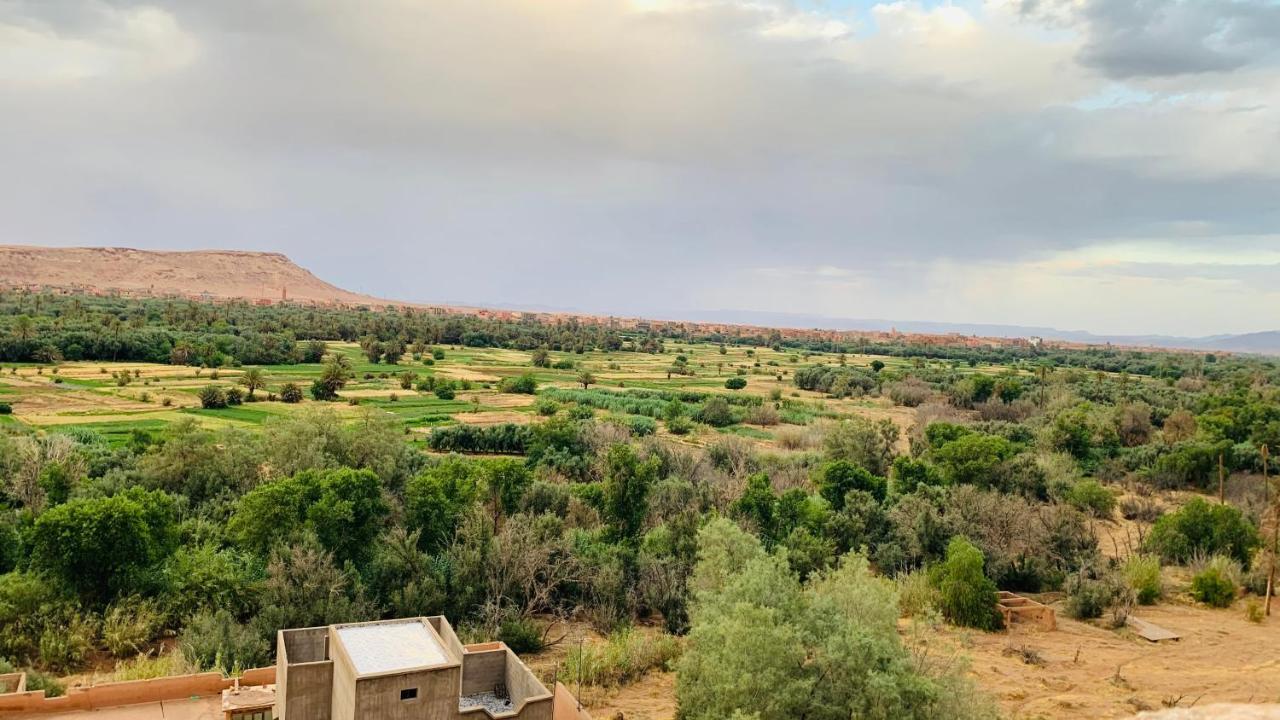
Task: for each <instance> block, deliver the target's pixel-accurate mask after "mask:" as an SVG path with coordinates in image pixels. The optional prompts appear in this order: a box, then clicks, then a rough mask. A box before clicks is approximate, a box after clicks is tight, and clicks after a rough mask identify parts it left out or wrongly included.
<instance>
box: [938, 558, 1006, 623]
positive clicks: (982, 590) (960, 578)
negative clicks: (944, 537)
mask: <svg viewBox="0 0 1280 720" xmlns="http://www.w3.org/2000/svg"><path fill="white" fill-rule="evenodd" d="M982 563H983V557H982V551H981V550H979V549H978V548H977V547H975V546H974V545H973V543H970V542H969V541H968V540H966V539H965V538H963V537H954V538H952V539H951V542H950V543H949V544H948V545H947V559H946V560H944V561H943V562H941V563H939V564H937V565H934V566H933V567H932V568H931V569H930V571H929V581H930V584H931V585H933V587H935V588H936V589H937V590H938V609H939V610H941V611H942V616H943V617H945V618H946V619H947V620H950V621H951V622H953V623H955V624H956V625H963V626H965V627H972V628H977V629H979V630H998V629H999V628H1000V627H1001V626H1002V625H1003V621H1002V619H1001V617H1000V613H999V611H997V610H996V584H995V583H993V582H991V580H990V579H989V578H987V576H986V575H983V574H982Z"/></svg>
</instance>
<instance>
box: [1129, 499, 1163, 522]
mask: <svg viewBox="0 0 1280 720" xmlns="http://www.w3.org/2000/svg"><path fill="white" fill-rule="evenodd" d="M1161 515H1164V508H1163V507H1161V506H1160V503H1158V502H1156V501H1155V500H1152V499H1151V498H1145V497H1134V496H1129V497H1126V498H1124V499H1122V500H1121V501H1120V516H1121V517H1123V518H1124V519H1125V520H1140V521H1142V522H1149V523H1153V522H1155V521H1156V520H1159V519H1160V516H1161Z"/></svg>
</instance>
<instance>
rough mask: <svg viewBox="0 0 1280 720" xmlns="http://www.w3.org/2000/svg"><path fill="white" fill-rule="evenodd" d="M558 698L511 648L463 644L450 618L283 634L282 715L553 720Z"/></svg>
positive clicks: (292, 718) (330, 719) (306, 719)
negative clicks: (555, 697)
mask: <svg viewBox="0 0 1280 720" xmlns="http://www.w3.org/2000/svg"><path fill="white" fill-rule="evenodd" d="M553 703H554V696H553V694H552V692H551V691H549V690H548V689H547V688H546V687H545V686H544V685H543V684H542V683H541V682H540V681H539V680H538V678H537V677H536V676H534V674H533V673H532V672H530V670H529V668H528V667H526V666H525V664H524V663H523V662H521V661H520V659H519V658H518V657H516V655H515V653H513V652H511V650H510V649H509V648H507V646H506V645H505V644H503V643H485V644H480V645H463V644H462V643H461V642H460V641H459V640H458V637H457V635H456V634H455V633H454V631H453V628H452V627H451V626H450V625H449V621H448V620H446V619H445V618H444V617H442V616H436V617H422V618H408V619H401V620H383V621H377V622H367V623H353V624H345V625H330V626H328V627H314V628H299V629H293V630H281V631H280V632H279V634H278V636H277V641H276V702H275V717H276V718H281V719H283V720H357V719H359V720H488V719H489V718H494V719H495V720H496V719H503V720H506V719H508V718H511V719H519V720H552V718H553Z"/></svg>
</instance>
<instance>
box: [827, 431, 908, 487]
mask: <svg viewBox="0 0 1280 720" xmlns="http://www.w3.org/2000/svg"><path fill="white" fill-rule="evenodd" d="M898 435H899V430H898V426H897V425H894V424H893V422H892V421H890V420H876V421H872V420H868V419H866V418H862V417H854V418H850V419H848V420H841V421H840V422H839V423H837V424H836V425H835V426H834V427H832V428H831V430H830V431H829V432H828V433H827V437H826V450H827V457H828V458H830V459H831V460H848V461H849V462H851V463H854V464H855V465H861V466H862V467H864V468H866V469H867V471H869V472H870V473H871V474H872V475H878V476H880V477H884V476H886V475H888V474H889V468H890V467H891V466H892V464H893V457H894V455H895V454H896V453H895V451H894V445H895V444H896V443H897V442H898Z"/></svg>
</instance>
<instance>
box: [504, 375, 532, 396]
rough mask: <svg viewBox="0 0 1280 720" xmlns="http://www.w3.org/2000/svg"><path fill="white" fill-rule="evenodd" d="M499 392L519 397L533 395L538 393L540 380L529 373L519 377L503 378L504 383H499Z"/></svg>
mask: <svg viewBox="0 0 1280 720" xmlns="http://www.w3.org/2000/svg"><path fill="white" fill-rule="evenodd" d="M498 391H499V392H504V393H515V394H518V395H532V394H534V393H536V392H538V380H537V378H535V377H534V376H532V375H530V374H528V373H525V374H524V375H519V376H517V377H509V378H503V379H502V382H500V383H498Z"/></svg>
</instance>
